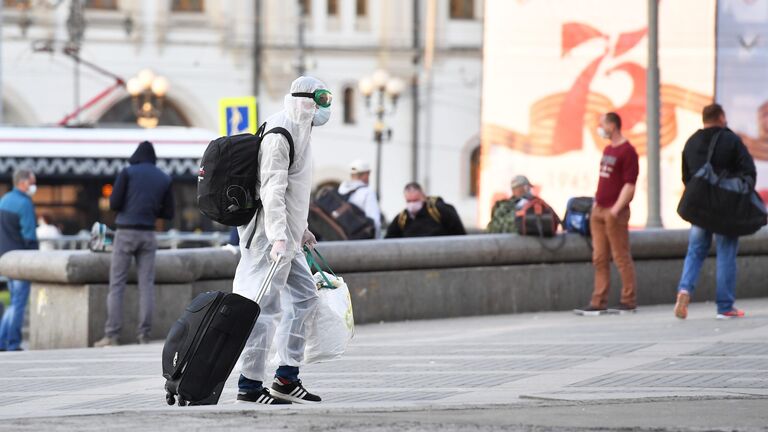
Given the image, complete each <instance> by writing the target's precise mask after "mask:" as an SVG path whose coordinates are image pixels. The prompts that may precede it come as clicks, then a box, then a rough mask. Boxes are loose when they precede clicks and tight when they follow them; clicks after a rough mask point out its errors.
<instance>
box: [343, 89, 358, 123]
mask: <svg viewBox="0 0 768 432" xmlns="http://www.w3.org/2000/svg"><path fill="white" fill-rule="evenodd" d="M344 124H355V89H353V88H352V87H346V88H344Z"/></svg>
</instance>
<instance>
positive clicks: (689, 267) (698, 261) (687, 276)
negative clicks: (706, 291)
mask: <svg viewBox="0 0 768 432" xmlns="http://www.w3.org/2000/svg"><path fill="white" fill-rule="evenodd" d="M715 240H716V242H717V294H716V296H715V300H716V302H717V313H724V312H728V311H730V310H732V309H733V302H734V301H735V300H736V255H737V254H738V252H739V238H738V237H728V236H724V235H720V234H715ZM711 245H712V233H711V232H709V231H707V230H705V229H704V228H700V227H697V226H695V225H692V226H691V234H690V237H689V239H688V254H687V255H686V256H685V264H683V274H682V276H680V285H679V286H678V288H677V290H678V291H681V290H685V291H688V293H690V294H691V297H693V291H694V290H695V289H696V282H697V281H698V280H699V272H700V271H701V266H702V264H704V259H706V258H707V254H708V253H709V247H710V246H711Z"/></svg>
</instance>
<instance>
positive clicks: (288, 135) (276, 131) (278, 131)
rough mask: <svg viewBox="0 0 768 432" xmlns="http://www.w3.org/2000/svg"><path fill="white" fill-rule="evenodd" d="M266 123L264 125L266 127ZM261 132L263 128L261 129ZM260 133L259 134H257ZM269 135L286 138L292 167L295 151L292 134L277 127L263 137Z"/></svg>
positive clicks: (289, 163) (289, 162)
mask: <svg viewBox="0 0 768 432" xmlns="http://www.w3.org/2000/svg"><path fill="white" fill-rule="evenodd" d="M264 125H266V123H264V124H263V125H262V127H264ZM259 129H260V130H261V128H259ZM257 133H258V132H257ZM269 134H280V135H282V136H284V137H285V139H286V140H288V151H289V153H288V154H289V161H288V167H291V165H293V156H294V149H293V137H292V136H291V133H290V132H288V130H287V129H286V128H284V127H279V126H278V127H275V128H272V129H270V130H268V131H266V132H263V136H266V135H269Z"/></svg>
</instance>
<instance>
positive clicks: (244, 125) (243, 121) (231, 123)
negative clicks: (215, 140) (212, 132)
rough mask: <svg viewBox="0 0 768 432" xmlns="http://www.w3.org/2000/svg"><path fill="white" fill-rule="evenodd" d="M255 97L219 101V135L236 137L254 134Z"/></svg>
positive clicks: (255, 126) (255, 127)
mask: <svg viewBox="0 0 768 432" xmlns="http://www.w3.org/2000/svg"><path fill="white" fill-rule="evenodd" d="M256 121H257V118H256V97H254V96H244V97H233V98H222V99H219V133H220V134H221V135H237V134H241V133H245V132H248V133H256V129H258V125H257V124H256Z"/></svg>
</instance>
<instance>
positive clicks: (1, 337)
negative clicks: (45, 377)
mask: <svg viewBox="0 0 768 432" xmlns="http://www.w3.org/2000/svg"><path fill="white" fill-rule="evenodd" d="M36 183H37V179H36V178H35V174H34V173H33V172H32V171H30V170H28V169H19V170H17V171H16V172H14V173H13V190H11V191H10V192H8V193H7V194H5V195H3V198H2V199H0V256H1V255H3V254H4V253H6V252H10V251H12V250H19V249H37V248H38V243H37V235H36V234H35V219H36V218H35V205H34V204H33V203H32V195H34V194H35V191H36V190H37V184H36ZM29 289H30V283H29V281H22V280H15V279H12V280H8V291H10V293H11V303H10V305H9V306H8V309H7V310H6V311H5V313H3V318H2V320H1V321H0V351H21V327H22V325H23V324H24V311H25V310H26V308H27V300H28V299H29Z"/></svg>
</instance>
